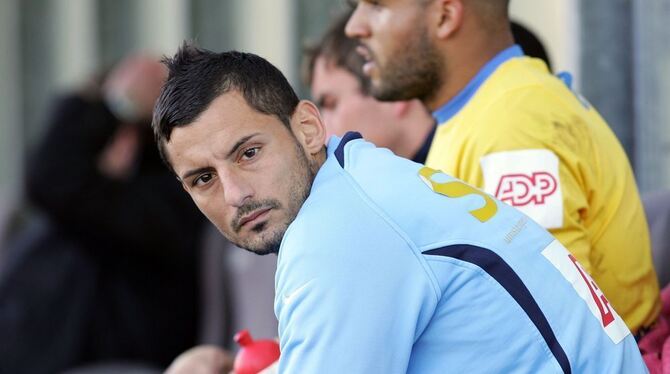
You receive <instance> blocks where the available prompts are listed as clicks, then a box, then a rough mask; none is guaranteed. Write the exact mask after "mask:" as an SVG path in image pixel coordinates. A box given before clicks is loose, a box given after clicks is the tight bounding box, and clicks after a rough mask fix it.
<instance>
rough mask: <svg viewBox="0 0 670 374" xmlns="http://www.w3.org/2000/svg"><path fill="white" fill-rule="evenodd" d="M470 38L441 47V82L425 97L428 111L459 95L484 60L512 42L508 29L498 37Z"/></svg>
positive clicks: (486, 60)
mask: <svg viewBox="0 0 670 374" xmlns="http://www.w3.org/2000/svg"><path fill="white" fill-rule="evenodd" d="M473 39H474V38H470V39H469V40H466V42H453V44H451V45H447V46H445V47H444V48H443V50H442V56H443V61H444V65H443V68H442V73H441V77H442V85H441V86H440V88H439V89H438V90H437V91H436V92H435V94H433V95H431V96H430V97H428V98H427V99H426V100H424V105H425V106H426V107H427V108H428V109H429V110H430V111H431V112H433V111H435V110H437V109H439V108H440V107H442V106H443V105H445V104H446V103H448V102H449V101H450V100H451V99H453V98H454V97H455V96H456V95H458V93H459V92H461V91H462V90H463V89H464V88H465V86H467V85H468V83H470V81H471V80H472V79H473V78H474V77H475V76H476V75H477V73H478V72H479V71H480V70H481V69H482V68H483V67H484V65H486V63H488V62H489V61H491V59H493V58H494V57H495V56H496V55H497V54H499V53H500V52H502V51H503V50H505V49H507V48H509V47H511V46H512V45H513V44H514V40H513V38H512V35H511V32H507V33H501V34H500V35H498V36H497V37H490V36H489V35H485V36H483V37H482V38H480V39H479V40H477V39H475V40H473Z"/></svg>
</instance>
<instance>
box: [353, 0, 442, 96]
mask: <svg viewBox="0 0 670 374" xmlns="http://www.w3.org/2000/svg"><path fill="white" fill-rule="evenodd" d="M428 14H429V8H428V6H427V5H423V4H421V3H420V2H419V1H417V0H381V1H374V2H373V1H367V0H361V1H359V2H358V5H357V6H356V9H355V11H354V13H353V15H352V16H351V18H350V19H349V22H348V23H347V28H346V33H347V36H349V37H351V38H357V39H358V40H359V41H360V42H361V44H362V47H360V48H359V51H360V52H361V54H362V55H363V57H364V58H365V59H366V60H367V62H366V64H365V65H364V67H363V71H364V72H365V74H367V75H368V76H369V77H370V80H371V93H372V95H373V96H374V97H375V98H377V99H379V100H382V101H398V100H409V99H420V100H422V101H425V99H427V98H429V97H431V96H432V95H434V94H435V93H436V91H437V89H438V88H439V87H440V85H441V78H440V71H441V70H442V62H441V58H440V56H439V53H438V52H437V50H436V48H435V47H434V46H433V44H432V41H431V39H430V38H429V35H428V28H427V26H426V23H427V15H428Z"/></svg>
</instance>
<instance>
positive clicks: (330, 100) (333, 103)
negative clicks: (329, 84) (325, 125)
mask: <svg viewBox="0 0 670 374" xmlns="http://www.w3.org/2000/svg"><path fill="white" fill-rule="evenodd" d="M319 107H320V108H321V109H323V110H335V108H336V107H337V99H336V98H334V97H332V96H324V97H323V99H322V100H320V102H319Z"/></svg>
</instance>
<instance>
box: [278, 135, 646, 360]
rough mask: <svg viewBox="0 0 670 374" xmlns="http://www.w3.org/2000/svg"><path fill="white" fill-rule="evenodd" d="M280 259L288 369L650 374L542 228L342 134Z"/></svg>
mask: <svg viewBox="0 0 670 374" xmlns="http://www.w3.org/2000/svg"><path fill="white" fill-rule="evenodd" d="M347 141H348V142H347ZM345 143H346V146H345ZM335 148H337V149H336V150H334V149H335ZM431 190H432V191H431ZM442 195H446V196H442ZM278 267H279V268H278V272H277V294H276V300H275V310H276V313H277V315H278V317H279V322H280V338H281V343H282V363H281V365H282V370H284V371H286V372H350V373H351V372H385V373H392V372H410V373H438V372H439V373H443V372H445V371H447V372H533V373H535V372H561V371H562V372H570V371H571V370H572V371H575V372H577V371H578V372H620V371H623V372H644V371H645V369H644V364H643V363H642V360H641V358H640V356H639V352H638V350H637V347H636V344H635V341H634V340H633V338H632V337H631V336H630V333H629V332H628V330H627V329H626V327H625V325H624V324H623V321H622V320H621V319H620V318H619V317H618V316H616V313H615V312H614V311H613V310H612V309H611V308H609V306H608V304H607V303H606V301H605V298H604V297H601V295H600V293H598V292H599V291H598V289H597V287H595V285H592V284H591V283H590V280H589V278H588V276H587V275H586V273H585V272H583V270H582V269H581V268H580V267H578V265H577V264H576V263H575V262H572V261H571V259H570V257H569V255H568V253H567V251H565V249H563V248H562V247H561V246H560V244H558V243H557V242H556V241H555V240H554V239H553V238H552V237H551V236H550V235H549V234H547V233H546V232H545V231H544V230H542V229H541V228H539V227H538V226H537V225H535V224H534V223H533V222H532V221H530V220H528V219H527V218H526V217H525V216H523V215H521V214H519V213H518V212H517V211H516V210H514V209H512V208H510V207H508V206H506V205H504V204H500V202H497V201H495V200H493V199H491V198H490V197H488V196H486V195H484V194H483V193H481V192H480V191H478V190H476V189H474V188H472V187H470V186H468V185H466V184H464V183H462V182H460V181H457V180H455V179H453V178H452V177H449V176H447V175H445V174H442V173H439V172H437V171H435V170H432V169H429V168H425V167H422V166H421V165H419V164H415V163H412V162H410V161H407V160H402V159H400V158H397V157H395V156H393V155H392V154H391V153H390V152H388V151H385V150H381V149H377V148H374V146H372V145H371V144H369V143H366V142H363V141H361V140H352V139H351V137H350V136H345V138H344V139H343V141H342V143H341V144H339V146H338V142H337V140H331V142H330V144H329V159H328V160H327V161H326V164H324V166H323V167H322V169H321V170H320V171H319V174H318V175H317V177H316V180H315V182H314V186H313V188H312V192H311V195H310V197H309V198H308V199H307V201H306V202H305V205H304V206H303V209H302V210H301V211H300V214H299V215H298V217H297V219H296V220H295V221H294V222H293V224H292V225H291V226H290V228H289V230H288V231H287V233H286V236H285V238H284V241H283V243H282V248H281V251H280V257H279V265H278ZM566 277H567V279H566ZM568 279H569V281H568ZM587 282H588V283H587ZM578 293H579V295H580V297H578V296H577V295H578ZM592 295H597V297H596V296H593V297H592ZM594 297H595V298H594ZM599 308H601V309H599ZM317 310H318V313H317ZM603 324H605V325H606V326H607V327H606V328H605V329H604V330H605V331H603V327H602V326H603Z"/></svg>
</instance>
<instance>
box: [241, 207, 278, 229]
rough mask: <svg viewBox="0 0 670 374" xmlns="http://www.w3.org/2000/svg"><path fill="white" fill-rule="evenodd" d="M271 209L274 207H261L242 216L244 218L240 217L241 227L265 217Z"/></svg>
mask: <svg viewBox="0 0 670 374" xmlns="http://www.w3.org/2000/svg"><path fill="white" fill-rule="evenodd" d="M270 209H272V208H265V209H259V210H257V211H255V212H252V213H250V214H248V215H246V216H244V217H242V219H240V223H239V227H240V228H242V227H243V226H244V225H246V224H247V223H249V222H253V221H255V220H257V219H259V218H262V217H264V216H265V214H266V213H267V212H269V211H270Z"/></svg>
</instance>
